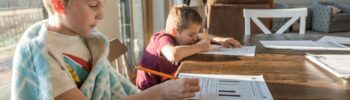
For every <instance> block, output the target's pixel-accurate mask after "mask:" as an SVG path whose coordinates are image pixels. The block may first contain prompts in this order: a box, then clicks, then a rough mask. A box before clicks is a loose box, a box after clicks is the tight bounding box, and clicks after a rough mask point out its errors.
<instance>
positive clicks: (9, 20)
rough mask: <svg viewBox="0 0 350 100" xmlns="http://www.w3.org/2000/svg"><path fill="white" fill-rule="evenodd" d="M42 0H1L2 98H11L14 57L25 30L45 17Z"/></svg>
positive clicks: (0, 85)
mask: <svg viewBox="0 0 350 100" xmlns="http://www.w3.org/2000/svg"><path fill="white" fill-rule="evenodd" d="M42 11H43V7H42V4H41V0H1V3H0V79H1V81H0V99H1V100H4V99H9V97H10V95H9V93H10V92H9V91H10V85H11V71H12V58H13V54H14V51H15V48H16V45H17V43H18V41H19V40H20V38H21V36H22V34H23V32H24V31H25V30H26V29H27V28H28V27H29V26H30V25H32V24H33V23H35V22H37V21H39V20H42V19H43V12H42Z"/></svg>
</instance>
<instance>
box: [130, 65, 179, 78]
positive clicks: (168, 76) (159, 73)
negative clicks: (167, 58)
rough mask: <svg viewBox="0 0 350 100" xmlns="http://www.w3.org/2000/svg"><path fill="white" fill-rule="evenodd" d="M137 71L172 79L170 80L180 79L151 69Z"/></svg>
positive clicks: (142, 68) (141, 68)
mask: <svg viewBox="0 0 350 100" xmlns="http://www.w3.org/2000/svg"><path fill="white" fill-rule="evenodd" d="M137 69H139V70H142V71H145V72H149V73H151V74H154V75H158V76H163V77H166V78H170V79H178V78H177V77H175V76H172V75H169V74H165V73H162V72H158V71H154V70H151V69H148V68H144V67H137Z"/></svg>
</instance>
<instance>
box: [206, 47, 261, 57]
mask: <svg viewBox="0 0 350 100" xmlns="http://www.w3.org/2000/svg"><path fill="white" fill-rule="evenodd" d="M210 48H211V50H210V51H208V52H201V54H216V55H235V56H255V46H243V47H242V48H226V47H224V46H221V45H211V46H210Z"/></svg>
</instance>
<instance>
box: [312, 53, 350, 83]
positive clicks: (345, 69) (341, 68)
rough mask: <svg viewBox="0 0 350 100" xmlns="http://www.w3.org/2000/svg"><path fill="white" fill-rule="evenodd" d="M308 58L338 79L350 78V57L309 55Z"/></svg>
mask: <svg viewBox="0 0 350 100" xmlns="http://www.w3.org/2000/svg"><path fill="white" fill-rule="evenodd" d="M306 57H307V58H308V59H310V60H311V61H312V62H314V63H316V64H318V65H319V66H321V67H323V68H324V69H326V70H328V71H330V72H331V73H333V74H334V75H336V76H337V77H344V78H350V55H343V54H342V55H332V54H320V55H313V54H308V55H307V56H306Z"/></svg>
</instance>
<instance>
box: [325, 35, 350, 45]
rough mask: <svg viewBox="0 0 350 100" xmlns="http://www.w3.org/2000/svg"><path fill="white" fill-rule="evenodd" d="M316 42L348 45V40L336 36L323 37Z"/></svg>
mask: <svg viewBox="0 0 350 100" xmlns="http://www.w3.org/2000/svg"><path fill="white" fill-rule="evenodd" d="M318 42H337V43H341V44H350V38H348V37H338V36H324V37H322V38H321V39H319V40H318Z"/></svg>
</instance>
